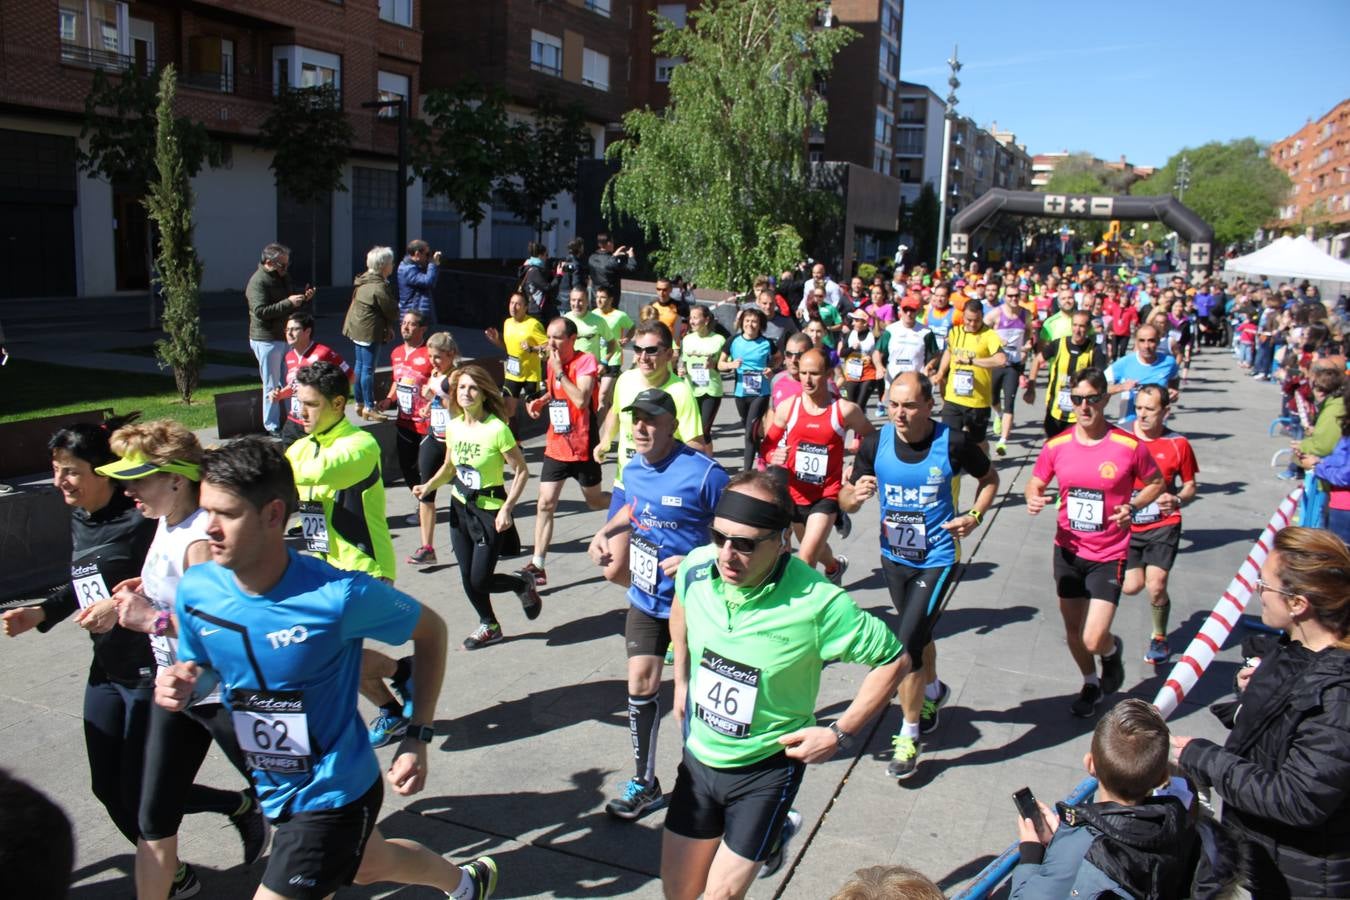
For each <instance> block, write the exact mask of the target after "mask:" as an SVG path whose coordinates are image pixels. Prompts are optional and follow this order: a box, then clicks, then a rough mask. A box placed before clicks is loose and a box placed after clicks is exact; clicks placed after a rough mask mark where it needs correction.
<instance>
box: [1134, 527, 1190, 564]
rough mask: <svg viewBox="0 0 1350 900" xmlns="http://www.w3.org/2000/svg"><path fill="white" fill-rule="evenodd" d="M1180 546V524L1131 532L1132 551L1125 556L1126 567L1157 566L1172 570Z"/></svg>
mask: <svg viewBox="0 0 1350 900" xmlns="http://www.w3.org/2000/svg"><path fill="white" fill-rule="evenodd" d="M1180 546H1181V525H1180V524H1172V525H1164V526H1162V527H1161V528H1149V529H1147V530H1145V531H1135V532H1131V534H1130V553H1129V555H1128V556H1127V557H1126V558H1125V568H1127V569H1140V568H1143V567H1144V566H1157V567H1158V568H1160V569H1168V570H1170V569H1171V568H1172V563H1174V562H1176V558H1177V548H1178V547H1180Z"/></svg>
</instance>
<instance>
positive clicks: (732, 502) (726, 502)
mask: <svg viewBox="0 0 1350 900" xmlns="http://www.w3.org/2000/svg"><path fill="white" fill-rule="evenodd" d="M713 515H714V516H717V517H718V518H721V519H730V520H731V521H733V522H740V523H741V524H742V525H749V526H751V527H753V528H772V529H775V530H779V529H783V528H787V527H788V526H789V525H791V524H792V517H791V516H790V515H789V514H788V513H786V512H784V511H783V510H782V509H780V508H779V507H778V505H777V504H774V503H770V502H768V501H767V500H761V499H759V498H758V497H752V496H750V495H749V494H743V493H741V492H740V491H735V490H731V491H723V492H722V498H721V499H720V500H718V501H717V508H716V509H715V510H713Z"/></svg>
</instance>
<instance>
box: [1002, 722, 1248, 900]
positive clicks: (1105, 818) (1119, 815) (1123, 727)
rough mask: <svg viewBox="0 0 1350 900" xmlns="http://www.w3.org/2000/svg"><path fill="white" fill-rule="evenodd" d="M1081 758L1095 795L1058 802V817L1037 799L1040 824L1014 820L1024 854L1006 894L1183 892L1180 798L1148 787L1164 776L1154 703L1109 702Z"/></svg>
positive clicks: (1163, 734)
mask: <svg viewBox="0 0 1350 900" xmlns="http://www.w3.org/2000/svg"><path fill="white" fill-rule="evenodd" d="M1083 764H1084V765H1085V766H1086V767H1087V770H1088V773H1089V774H1090V775H1093V776H1094V777H1095V778H1096V779H1097V781H1098V786H1097V799H1096V801H1095V802H1093V803H1083V804H1080V805H1078V806H1067V807H1066V806H1061V807H1060V812H1059V815H1058V816H1057V815H1055V814H1054V813H1053V812H1051V811H1050V807H1048V806H1046V805H1045V804H1044V803H1041V802H1039V801H1038V802H1037V804H1036V805H1037V806H1038V807H1040V814H1041V819H1042V821H1040V822H1033V821H1031V820H1030V819H1023V818H1019V819H1018V822H1017V833H1018V836H1019V838H1020V839H1021V842H1022V846H1021V851H1022V861H1021V862H1020V863H1019V864H1018V866H1017V868H1015V869H1013V874H1012V892H1011V893H1010V894H1009V896H1010V897H1011V898H1014V900H1017V898H1042V897H1043V898H1047V900H1048V898H1056V900H1059V898H1063V897H1115V896H1121V897H1158V898H1171V897H1186V896H1189V893H1188V889H1189V887H1190V882H1191V868H1190V860H1191V858H1192V856H1191V854H1192V850H1193V847H1194V844H1195V831H1194V828H1193V826H1192V825H1191V824H1190V823H1189V821H1188V816H1187V811H1186V807H1185V805H1184V804H1183V803H1182V802H1181V801H1180V800H1179V799H1177V798H1176V797H1175V796H1170V795H1168V796H1158V795H1156V794H1155V791H1157V790H1158V789H1159V788H1161V787H1163V786H1165V785H1166V784H1167V783H1168V780H1169V779H1168V769H1167V724H1166V723H1165V722H1163V718H1162V715H1161V714H1160V713H1159V712H1158V710H1157V709H1156V708H1155V707H1153V706H1152V705H1151V704H1148V703H1145V702H1144V701H1143V700H1139V699H1136V698H1131V699H1129V700H1122V701H1121V702H1120V703H1118V704H1116V706H1115V707H1114V708H1113V709H1112V710H1111V711H1110V712H1108V713H1107V714H1106V715H1104V716H1102V718H1101V720H1100V721H1098V722H1097V727H1096V728H1095V729H1094V730H1093V732H1092V749H1091V750H1089V751H1088V753H1087V756H1086V757H1084V759H1083ZM1258 896H1259V895H1258Z"/></svg>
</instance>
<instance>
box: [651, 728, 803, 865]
mask: <svg viewBox="0 0 1350 900" xmlns="http://www.w3.org/2000/svg"><path fill="white" fill-rule="evenodd" d="M805 771H806V764H805V763H802V762H798V761H797V760H793V759H788V758H787V756H786V755H785V754H783V753H776V754H774V755H773V756H770V757H769V758H768V759H762V760H760V761H759V762H756V763H751V764H750V765H748V766H740V767H738V768H734V769H714V768H713V767H712V766H706V765H704V764H703V763H701V762H699V761H698V760H697V759H695V758H694V756H693V754H691V753H690V752H689V751H688V750H687V749H686V750H685V751H684V760H683V762H681V763H680V772H679V776H678V777H677V778H676V780H675V790H674V791H672V792H671V795H670V808H669V809H668V810H667V811H666V828H667V829H668V830H669V831H671V832H673V833H675V834H678V835H680V836H681V837H687V838H693V839H694V840H710V839H712V838H721V839H722V841H723V843H725V844H726V845H727V846H728V847H730V848H731V850H732V852H734V853H736V854H737V855H738V856H742V857H744V858H745V859H750V860H754V861H755V862H762V861H763V860H765V859H767V858H768V857H769V855H770V854H772V853H773V851H774V850H776V849H777V848H778V838H779V836H780V835H781V834H782V832H783V823H784V822H785V821H787V814H788V810H789V809H791V808H792V801H793V800H794V799H795V798H796V796H797V789H798V788H799V787H801V784H802V774H803V773H804V772H805Z"/></svg>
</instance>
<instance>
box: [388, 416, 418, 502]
mask: <svg viewBox="0 0 1350 900" xmlns="http://www.w3.org/2000/svg"><path fill="white" fill-rule="evenodd" d="M394 434H395V435H397V437H396V438H395V447H396V449H397V450H398V467H399V470H400V471H401V472H402V474H403V483H404V484H405V485H406V486H407V488H408V490H412V488H413V485H415V484H421V483H422V476H421V473H419V472H418V471H417V451H418V448H419V447H420V446H421V444H422V435H420V434H418V433H417V429H416V428H413V427H412V426H408V427H406V428H405V427H404V426H402V425H399V426H398V427H396V428H395V429H394Z"/></svg>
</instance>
